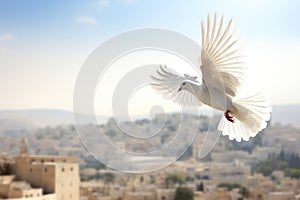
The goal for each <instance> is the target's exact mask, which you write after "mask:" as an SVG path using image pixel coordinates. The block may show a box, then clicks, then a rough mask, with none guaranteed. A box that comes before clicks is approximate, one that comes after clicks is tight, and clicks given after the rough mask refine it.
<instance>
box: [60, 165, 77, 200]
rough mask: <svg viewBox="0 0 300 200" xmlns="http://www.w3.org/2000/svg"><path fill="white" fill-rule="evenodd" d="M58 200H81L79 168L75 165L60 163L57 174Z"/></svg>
mask: <svg viewBox="0 0 300 200" xmlns="http://www.w3.org/2000/svg"><path fill="white" fill-rule="evenodd" d="M55 183H56V184H55V193H56V198H57V200H79V195H80V194H79V184H80V179H79V166H78V164H75V163H73V164H72V163H59V164H57V165H56V172H55Z"/></svg>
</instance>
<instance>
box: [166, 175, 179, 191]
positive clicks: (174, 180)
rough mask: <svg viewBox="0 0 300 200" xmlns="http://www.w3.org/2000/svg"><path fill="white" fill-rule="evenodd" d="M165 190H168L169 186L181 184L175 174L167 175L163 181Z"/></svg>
mask: <svg viewBox="0 0 300 200" xmlns="http://www.w3.org/2000/svg"><path fill="white" fill-rule="evenodd" d="M165 182H166V185H167V188H169V186H170V185H173V184H176V183H178V184H179V185H181V184H182V183H183V180H182V178H181V177H180V176H179V175H177V174H169V175H168V176H167V177H166V179H165Z"/></svg>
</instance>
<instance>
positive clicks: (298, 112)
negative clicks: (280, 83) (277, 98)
mask: <svg viewBox="0 0 300 200" xmlns="http://www.w3.org/2000/svg"><path fill="white" fill-rule="evenodd" d="M275 122H280V123H281V124H284V125H285V124H291V125H293V126H296V127H300V104H295V105H276V106H274V107H273V112H272V123H275Z"/></svg>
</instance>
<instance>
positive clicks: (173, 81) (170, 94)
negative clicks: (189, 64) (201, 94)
mask: <svg viewBox="0 0 300 200" xmlns="http://www.w3.org/2000/svg"><path fill="white" fill-rule="evenodd" d="M156 72H157V75H156V76H150V77H151V78H152V80H153V82H152V83H150V85H151V86H152V88H154V89H155V90H156V91H157V92H158V93H160V94H161V95H162V96H163V98H165V99H170V100H172V101H173V102H175V103H178V104H180V105H184V106H201V102H200V101H198V99H197V98H196V97H195V96H193V95H192V94H191V93H190V92H188V91H185V90H182V91H180V92H178V89H179V87H180V84H181V83H182V82H183V81H185V80H189V81H193V82H195V83H198V81H197V77H196V76H190V75H187V74H184V76H181V75H180V74H178V73H177V72H175V71H173V70H172V71H171V69H169V68H167V67H166V66H160V68H159V70H157V71H156Z"/></svg>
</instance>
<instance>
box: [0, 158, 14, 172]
mask: <svg viewBox="0 0 300 200" xmlns="http://www.w3.org/2000/svg"><path fill="white" fill-rule="evenodd" d="M13 163H14V159H12V158H11V157H9V156H8V155H6V154H2V153H0V175H9V174H11V167H12V165H13Z"/></svg>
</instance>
